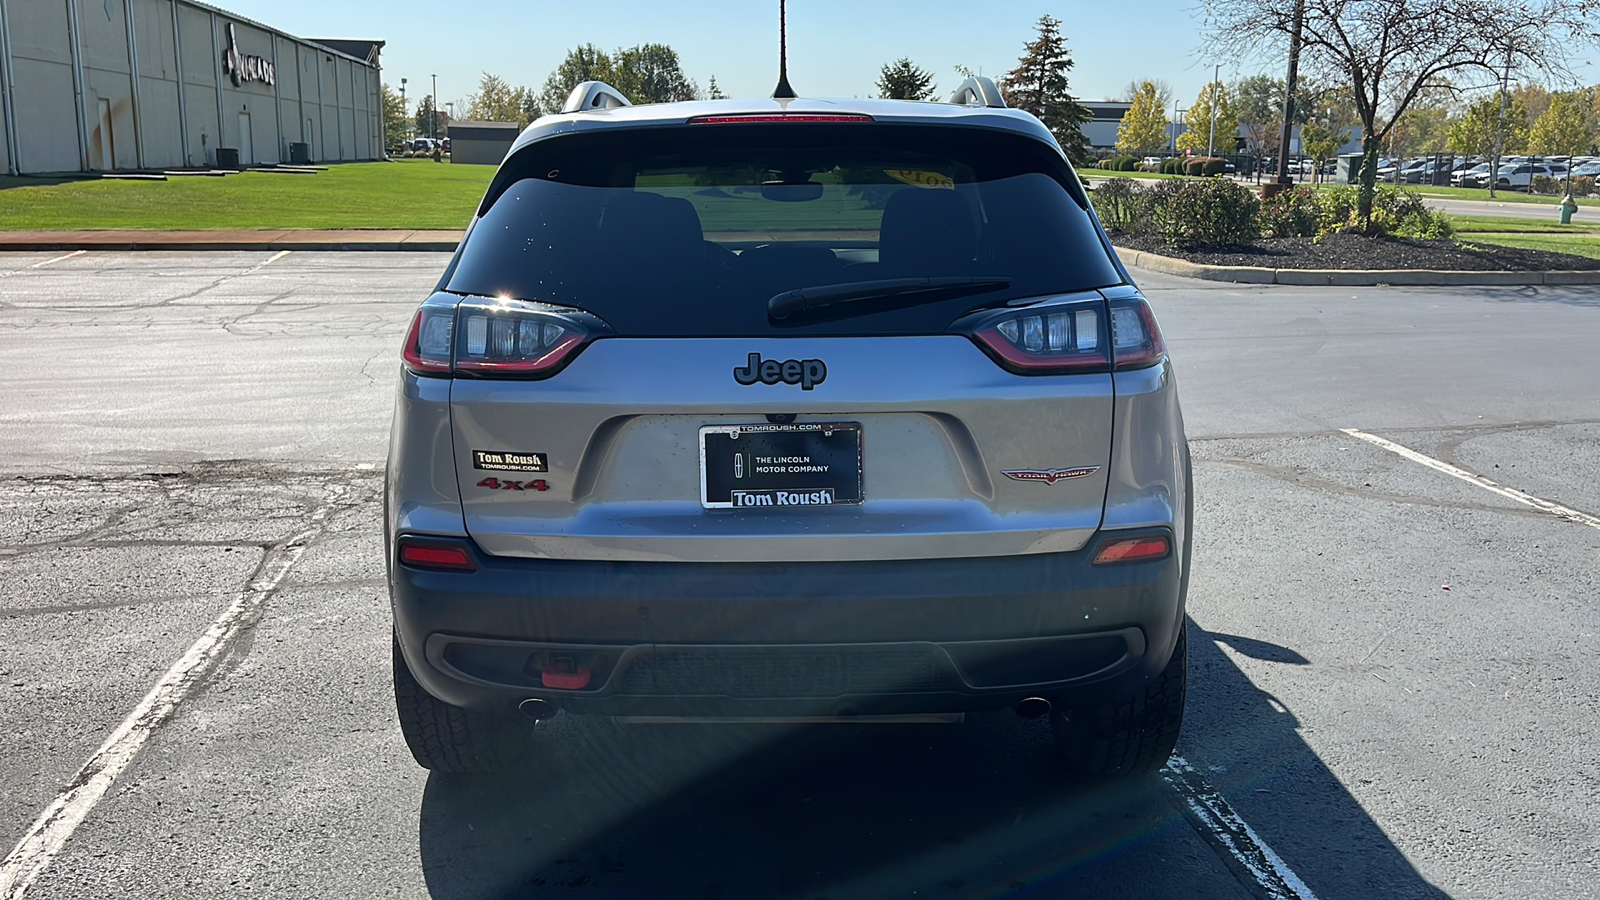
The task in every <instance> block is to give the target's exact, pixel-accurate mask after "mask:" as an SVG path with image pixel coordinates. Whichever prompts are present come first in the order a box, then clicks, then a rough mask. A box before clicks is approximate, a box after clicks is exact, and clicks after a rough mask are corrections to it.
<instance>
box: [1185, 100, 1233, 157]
mask: <svg viewBox="0 0 1600 900" xmlns="http://www.w3.org/2000/svg"><path fill="white" fill-rule="evenodd" d="M1213 106H1215V108H1216V121H1215V127H1214V128H1213V124H1212V108H1213ZM1183 124H1184V132H1183V134H1180V135H1178V149H1179V150H1192V151H1194V153H1195V155H1197V156H1198V155H1200V154H1203V153H1205V152H1206V149H1207V147H1210V148H1211V149H1212V150H1213V151H1215V152H1216V153H1225V152H1227V151H1229V150H1232V149H1233V141H1234V137H1235V135H1237V134H1238V132H1239V113H1238V112H1237V111H1236V110H1235V108H1234V105H1233V98H1232V97H1230V96H1228V88H1227V86H1226V85H1224V84H1223V83H1222V82H1220V81H1213V82H1211V83H1210V84H1208V85H1206V86H1205V87H1203V88H1201V89H1200V95H1199V96H1198V97H1195V98H1194V102H1193V103H1191V104H1189V108H1188V109H1187V110H1185V111H1184V113H1183ZM1213 135H1215V139H1214V140H1213Z"/></svg>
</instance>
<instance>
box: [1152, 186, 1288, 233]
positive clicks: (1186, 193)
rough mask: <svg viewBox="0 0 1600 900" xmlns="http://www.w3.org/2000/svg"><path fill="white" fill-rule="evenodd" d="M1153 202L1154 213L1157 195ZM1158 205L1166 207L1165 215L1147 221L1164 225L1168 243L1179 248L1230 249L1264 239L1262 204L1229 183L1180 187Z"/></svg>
mask: <svg viewBox="0 0 1600 900" xmlns="http://www.w3.org/2000/svg"><path fill="white" fill-rule="evenodd" d="M1166 183H1167V184H1171V183H1172V182H1166ZM1150 202H1151V207H1152V209H1151V212H1152V213H1153V212H1154V207H1155V205H1156V203H1157V202H1158V201H1157V199H1156V195H1155V192H1152V196H1151V198H1150ZM1159 202H1162V203H1164V204H1165V206H1166V209H1165V211H1164V215H1149V216H1148V218H1149V219H1151V220H1152V222H1155V221H1161V222H1162V223H1163V224H1164V229H1163V230H1164V232H1165V234H1166V237H1167V241H1168V242H1170V243H1172V244H1174V245H1176V246H1187V247H1231V246H1238V245H1241V244H1248V243H1251V242H1252V241H1254V240H1256V239H1257V238H1259V237H1260V236H1261V225H1260V211H1261V202H1260V201H1259V200H1257V199H1256V195H1255V194H1254V193H1252V192H1251V191H1250V189H1248V188H1246V187H1244V186H1243V185H1239V184H1235V183H1233V182H1232V181H1228V180H1227V179H1223V178H1208V179H1205V180H1204V181H1192V182H1187V183H1183V184H1178V185H1177V190H1175V191H1170V192H1165V193H1164V194H1163V195H1162V196H1161V199H1160V201H1159Z"/></svg>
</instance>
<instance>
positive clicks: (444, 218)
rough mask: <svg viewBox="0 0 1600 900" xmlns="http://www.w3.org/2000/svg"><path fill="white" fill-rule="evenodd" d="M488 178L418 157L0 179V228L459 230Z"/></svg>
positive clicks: (485, 172)
mask: <svg viewBox="0 0 1600 900" xmlns="http://www.w3.org/2000/svg"><path fill="white" fill-rule="evenodd" d="M494 172H495V167H494V166H469V165H461V166H457V165H452V164H450V163H436V162H433V161H432V160H428V159H419V160H404V161H399V162H392V163H383V162H375V163H345V164H343V165H336V166H332V167H330V168H329V169H328V171H326V172H318V173H317V174H315V175H288V174H271V173H267V172H242V173H239V174H236V175H228V176H226V177H224V178H205V177H181V178H172V179H171V180H168V181H108V180H99V179H91V180H81V181H80V180H70V181H53V182H52V181H51V180H48V179H40V178H3V177H0V230H4V231H98V230H140V231H270V230H277V229H349V228H392V229H435V228H437V229H461V228H465V227H466V226H467V222H468V220H470V219H471V218H472V212H473V209H474V208H475V207H476V206H477V204H478V201H479V200H480V199H482V198H483V192H484V189H485V188H486V187H487V186H488V184H489V179H490V178H491V177H493V175H494Z"/></svg>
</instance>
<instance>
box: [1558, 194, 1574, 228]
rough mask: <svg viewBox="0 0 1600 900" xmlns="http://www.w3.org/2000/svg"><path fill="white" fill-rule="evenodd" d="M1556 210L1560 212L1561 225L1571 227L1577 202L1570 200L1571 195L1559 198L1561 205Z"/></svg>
mask: <svg viewBox="0 0 1600 900" xmlns="http://www.w3.org/2000/svg"><path fill="white" fill-rule="evenodd" d="M1556 209H1559V210H1561V224H1563V225H1571V224H1572V214H1573V213H1575V212H1577V211H1578V201H1576V200H1574V199H1572V194H1571V193H1568V194H1567V195H1566V196H1565V197H1562V198H1561V205H1560V206H1558V207H1556Z"/></svg>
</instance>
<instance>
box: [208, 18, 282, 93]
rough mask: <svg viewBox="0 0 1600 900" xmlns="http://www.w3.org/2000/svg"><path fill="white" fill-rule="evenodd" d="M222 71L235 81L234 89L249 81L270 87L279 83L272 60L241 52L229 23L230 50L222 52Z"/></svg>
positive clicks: (231, 25)
mask: <svg viewBox="0 0 1600 900" xmlns="http://www.w3.org/2000/svg"><path fill="white" fill-rule="evenodd" d="M222 71H223V72H226V73H227V74H228V76H229V77H231V78H232V79H233V86H234V87H238V86H240V85H241V84H244V83H245V82H247V81H260V82H263V83H265V84H270V85H275V84H277V83H278V72H277V70H276V69H275V68H274V67H273V65H272V61H271V60H269V59H267V58H265V57H261V56H251V55H250V54H248V53H240V52H239V47H238V43H237V42H236V41H235V40H234V37H233V23H232V22H229V23H228V49H226V50H224V51H222Z"/></svg>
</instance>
